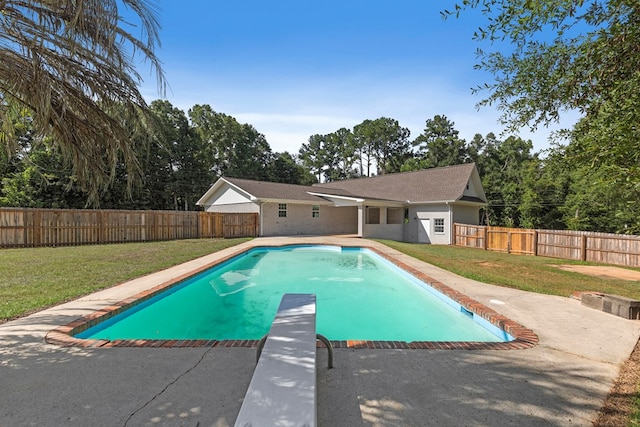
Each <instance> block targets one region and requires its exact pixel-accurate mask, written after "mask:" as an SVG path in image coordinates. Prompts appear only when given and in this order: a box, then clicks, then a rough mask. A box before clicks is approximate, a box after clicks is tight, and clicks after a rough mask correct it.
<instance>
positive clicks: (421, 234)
mask: <svg viewBox="0 0 640 427" xmlns="http://www.w3.org/2000/svg"><path fill="white" fill-rule="evenodd" d="M418 222H419V223H420V225H419V226H418V243H431V219H430V218H426V219H419V220H418Z"/></svg>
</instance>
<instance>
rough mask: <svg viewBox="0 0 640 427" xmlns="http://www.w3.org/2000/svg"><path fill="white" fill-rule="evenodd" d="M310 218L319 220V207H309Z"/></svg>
mask: <svg viewBox="0 0 640 427" xmlns="http://www.w3.org/2000/svg"><path fill="white" fill-rule="evenodd" d="M311 218H320V206H312V207H311Z"/></svg>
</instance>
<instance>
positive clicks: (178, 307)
mask: <svg viewBox="0 0 640 427" xmlns="http://www.w3.org/2000/svg"><path fill="white" fill-rule="evenodd" d="M285 293H314V294H316V301H317V302H316V305H317V331H318V333H320V334H322V335H324V336H326V337H327V338H329V339H330V340H379V341H406V342H411V341H483V342H496V341H497V342H503V341H507V340H509V336H507V335H506V334H505V333H504V332H502V331H500V330H499V329H498V328H496V327H495V326H493V325H491V324H490V323H488V322H486V321H485V320H484V319H481V318H478V316H474V315H473V314H471V313H469V312H468V311H466V310H465V309H464V308H460V305H459V304H457V303H456V302H455V301H453V300H450V299H449V298H448V297H446V296H444V295H442V294H439V293H438V292H437V291H435V290H434V289H432V288H431V287H430V286H428V285H427V284H425V283H423V282H421V281H419V280H418V279H416V278H415V277H413V276H411V275H410V274H408V273H406V272H405V271H403V270H401V269H400V268H398V267H396V266H395V265H393V264H392V263H390V262H388V261H387V260H385V259H384V258H382V257H380V256H378V255H377V254H375V253H374V252H372V251H370V250H368V249H362V248H339V247H332V246H289V247H283V248H257V249H252V250H250V251H248V252H247V253H245V254H243V255H240V256H238V257H236V258H233V259H231V260H229V261H227V262H225V263H223V264H221V265H218V266H216V267H213V268H212V269H210V270H207V271H205V272H203V273H200V274H198V275H196V276H194V277H192V278H190V279H188V280H186V281H184V282H182V283H181V284H179V285H177V286H175V287H173V288H171V289H169V290H167V291H165V292H163V293H161V294H159V295H157V296H155V297H153V298H151V299H149V300H147V301H145V302H143V303H140V304H138V305H136V306H135V307H132V308H131V309H129V310H126V311H124V312H123V313H120V314H119V315H117V316H114V317H113V318H111V319H109V320H107V321H105V322H102V323H99V324H98V325H96V326H94V327H92V328H90V329H87V330H86V331H84V332H82V333H80V334H78V335H76V337H78V338H97V339H109V340H115V339H217V340H222V339H236V340H238V339H260V338H261V337H262V336H264V335H265V334H266V333H267V332H268V331H269V328H270V325H271V321H272V320H273V317H274V316H275V313H276V311H277V308H278V305H279V303H280V299H281V298H282V295H283V294H285Z"/></svg>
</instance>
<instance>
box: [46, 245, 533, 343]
mask: <svg viewBox="0 0 640 427" xmlns="http://www.w3.org/2000/svg"><path fill="white" fill-rule="evenodd" d="M357 242H358V243H357V244H354V245H344V244H338V243H326V242H325V243H322V244H323V245H326V246H337V247H341V248H345V247H355V246H357V247H361V248H366V249H368V250H371V251H373V252H375V253H376V254H377V255H379V256H381V257H382V258H384V259H386V260H387V261H389V262H391V263H392V264H394V265H396V266H397V267H399V268H401V269H403V270H404V271H406V272H407V273H409V274H410V275H412V276H414V277H416V278H417V279H419V280H421V281H423V282H425V283H427V284H428V285H430V286H431V287H433V288H434V289H436V290H437V291H439V292H441V293H442V294H444V295H446V296H448V297H449V298H451V299H453V300H454V301H456V302H457V303H459V304H460V305H461V306H463V307H465V308H466V309H467V310H469V311H471V312H473V313H474V314H476V315H478V316H480V317H482V318H483V319H485V320H487V321H488V322H490V323H491V324H493V325H494V326H496V327H497V328H499V329H500V330H503V331H505V332H507V333H508V334H510V335H511V336H512V337H514V340H512V341H507V342H475V341H411V342H406V341H370V340H344V341H331V344H332V345H333V346H334V348H349V349H431V350H436V349H437V350H523V349H527V348H531V347H534V346H536V345H537V344H538V341H539V340H538V336H537V334H536V333H535V332H533V331H532V330H530V329H528V328H526V327H524V326H523V325H521V324H519V323H517V322H515V321H513V320H511V319H509V318H507V317H505V316H503V315H502V314H500V313H498V312H496V311H495V310H493V309H491V308H489V307H487V306H485V305H484V304H482V303H480V302H478V301H476V300H474V299H473V298H470V297H468V296H467V295H465V294H463V293H461V292H459V291H456V290H455V289H453V288H451V287H449V286H447V285H445V284H444V283H442V282H440V281H438V280H435V279H434V278H432V277H430V276H428V275H426V274H424V273H422V272H421V271H419V270H418V269H416V268H413V267H411V266H409V265H407V264H405V263H404V262H402V261H400V260H398V259H396V258H394V257H393V256H391V255H390V254H388V253H385V252H383V251H381V250H379V249H378V248H376V247H375V246H373V245H370V244H368V243H367V242H366V241H363V240H358V241H357ZM283 246H296V244H295V243H293V244H292V243H290V242H288V243H287V242H283V243H280V244H279V243H269V244H258V245H255V246H252V247H250V248H240V249H237V250H235V251H232V252H231V253H229V254H227V255H225V256H223V257H221V258H220V259H217V260H215V261H212V262H209V263H206V264H204V265H202V266H200V267H197V268H195V269H194V270H192V271H190V272H188V273H185V274H182V275H180V276H177V277H174V278H172V279H170V280H167V281H164V282H162V283H160V284H158V285H156V286H153V287H151V288H149V289H147V290H145V291H142V292H139V293H137V294H135V295H133V296H131V297H128V298H126V299H124V300H121V301H119V302H117V303H115V304H113V305H110V306H106V307H103V308H101V309H99V310H96V311H94V312H93V313H90V314H88V315H85V316H82V317H80V318H78V319H76V320H74V321H72V322H69V323H67V324H64V325H61V326H59V327H57V328H55V329H53V330H51V331H49V332H48V333H47V334H46V336H45V342H46V343H48V344H53V345H58V346H62V347H83V348H97V347H103V348H106V347H143V348H154V347H156V348H184V347H227V348H229V347H256V346H257V343H258V340H175V339H174V340H150V339H130V340H129V339H126V340H125V339H123V340H113V341H110V340H104V339H82V338H76V337H75V336H74V335H75V334H77V333H79V332H82V331H84V330H86V329H88V328H90V327H92V326H94V325H96V324H97V323H99V322H102V321H104V320H106V319H108V318H110V317H113V316H115V315H117V314H119V313H120V312H122V311H123V310H126V309H128V308H130V307H132V306H134V305H137V304H139V303H141V302H143V301H145V300H147V299H149V298H151V297H153V296H155V295H157V294H158V293H160V292H163V291H165V290H167V289H169V288H170V287H173V286H175V285H177V284H179V283H181V282H183V281H184V280H186V279H187V278H189V277H192V276H193V275H195V274H198V273H200V272H202V271H204V270H206V269H209V268H211V267H214V266H216V265H219V264H222V263H224V262H226V261H229V260H230V259H232V258H234V257H236V256H238V255H241V254H243V253H245V252H248V251H250V250H252V249H260V248H268V247H283ZM389 249H391V248H389ZM318 346H319V347H324V344H322V343H318Z"/></svg>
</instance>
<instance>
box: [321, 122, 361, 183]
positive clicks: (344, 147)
mask: <svg viewBox="0 0 640 427" xmlns="http://www.w3.org/2000/svg"><path fill="white" fill-rule="evenodd" d="M324 141H325V145H324V158H325V164H326V166H327V169H326V170H325V172H324V175H325V178H326V181H327V182H331V181H338V180H341V179H347V178H353V177H354V176H355V174H354V172H353V164H354V163H355V161H356V158H357V155H356V145H355V140H354V138H353V134H352V133H351V131H350V130H349V129H347V128H341V129H338V130H337V131H335V132H333V133H330V134H328V135H325V137H324Z"/></svg>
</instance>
